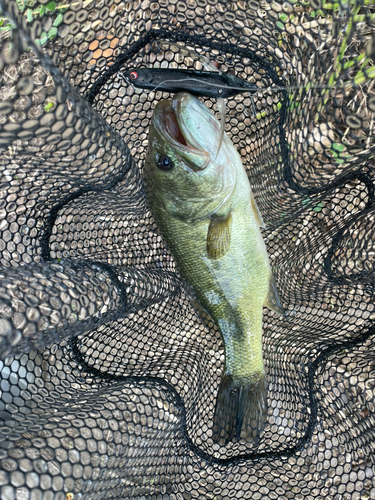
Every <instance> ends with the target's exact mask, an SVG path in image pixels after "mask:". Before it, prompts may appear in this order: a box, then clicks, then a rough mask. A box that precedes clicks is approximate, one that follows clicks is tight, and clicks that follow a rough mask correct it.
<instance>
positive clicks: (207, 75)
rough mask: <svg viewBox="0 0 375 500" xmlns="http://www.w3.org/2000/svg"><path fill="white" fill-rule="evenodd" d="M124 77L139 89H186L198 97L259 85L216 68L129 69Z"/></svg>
mask: <svg viewBox="0 0 375 500" xmlns="http://www.w3.org/2000/svg"><path fill="white" fill-rule="evenodd" d="M123 76H124V78H125V80H126V81H127V82H128V83H130V84H131V85H134V87H136V88H139V89H150V90H154V91H155V90H162V91H164V92H170V93H177V92H189V94H192V95H194V96H198V97H213V98H220V97H222V98H227V97H233V96H235V95H237V94H241V93H245V92H258V91H259V88H258V87H257V86H256V85H254V84H252V83H249V82H247V81H246V80H243V79H242V78H238V77H237V76H234V75H231V74H230V73H221V72H216V71H199V70H190V69H174V68H132V69H129V70H128V71H127V72H126V73H123Z"/></svg>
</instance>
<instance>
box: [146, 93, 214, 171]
mask: <svg viewBox="0 0 375 500" xmlns="http://www.w3.org/2000/svg"><path fill="white" fill-rule="evenodd" d="M173 102H174V101H161V102H160V103H158V104H157V106H156V108H155V110H154V116H153V121H152V126H153V129H154V132H155V133H156V135H157V136H159V139H158V142H159V143H160V144H162V143H163V142H165V143H167V144H168V145H169V146H170V148H172V149H173V150H174V151H175V152H176V153H177V154H178V155H179V156H180V157H181V158H182V159H183V160H184V162H185V164H186V167H187V168H188V169H190V170H191V171H194V172H197V171H201V170H204V169H205V168H206V167H207V166H208V164H209V163H210V161H211V156H210V154H209V152H208V151H205V150H204V149H203V148H201V147H199V145H198V147H196V146H195V145H194V144H192V143H191V142H190V135H189V134H188V131H187V128H186V127H185V126H183V125H182V126H181V124H183V121H181V119H179V117H178V116H176V113H175V109H174V106H173Z"/></svg>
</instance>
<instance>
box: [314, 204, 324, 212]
mask: <svg viewBox="0 0 375 500" xmlns="http://www.w3.org/2000/svg"><path fill="white" fill-rule="evenodd" d="M322 208H323V203H318V204H317V206H316V207H314V208H313V210H314V212H321V211H322Z"/></svg>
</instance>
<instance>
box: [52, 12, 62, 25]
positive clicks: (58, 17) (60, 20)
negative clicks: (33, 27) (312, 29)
mask: <svg viewBox="0 0 375 500" xmlns="http://www.w3.org/2000/svg"><path fill="white" fill-rule="evenodd" d="M62 21H63V15H62V14H59V15H58V16H57V17H56V19H55V21H54V23H53V25H52V26H59V25H60V24H61V23H62Z"/></svg>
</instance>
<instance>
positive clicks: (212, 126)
mask: <svg viewBox="0 0 375 500" xmlns="http://www.w3.org/2000/svg"><path fill="white" fill-rule="evenodd" d="M172 109H173V110H174V112H175V115H176V118H177V122H178V125H179V128H180V130H181V132H182V134H183V136H184V137H185V140H186V141H187V142H188V143H189V144H191V146H192V147H194V148H196V149H198V150H202V151H206V152H208V153H209V154H210V157H212V158H215V157H216V155H217V152H218V144H219V142H220V140H221V129H220V125H219V122H218V121H217V120H216V118H215V117H214V116H213V115H212V113H210V111H209V110H208V109H207V107H206V106H205V105H204V104H203V103H202V102H201V101H199V100H198V99H197V98H195V97H193V96H192V95H190V94H188V93H186V92H180V93H179V94H177V95H176V96H175V97H174V99H173V101H172Z"/></svg>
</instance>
